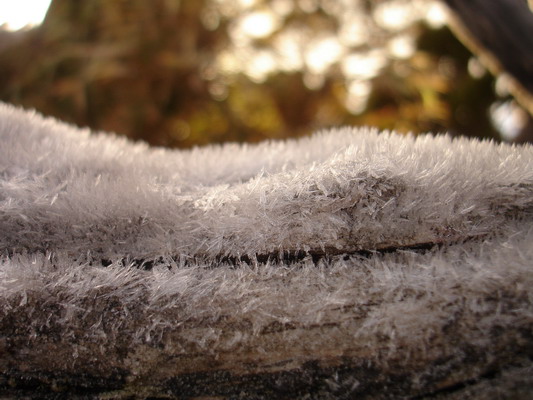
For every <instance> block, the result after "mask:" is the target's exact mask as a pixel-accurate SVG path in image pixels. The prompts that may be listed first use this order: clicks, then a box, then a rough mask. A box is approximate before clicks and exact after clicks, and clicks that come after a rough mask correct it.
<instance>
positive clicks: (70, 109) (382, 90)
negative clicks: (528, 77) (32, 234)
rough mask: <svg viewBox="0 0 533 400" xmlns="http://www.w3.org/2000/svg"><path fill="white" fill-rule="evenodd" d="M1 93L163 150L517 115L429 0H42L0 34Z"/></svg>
mask: <svg viewBox="0 0 533 400" xmlns="http://www.w3.org/2000/svg"><path fill="white" fill-rule="evenodd" d="M0 99H1V100H3V101H6V102H10V103H14V104H19V105H23V106H25V107H30V108H35V109H37V110H38V111H40V112H42V113H45V114H47V115H53V116H55V117H58V118H60V119H62V120H65V121H69V122H72V123H75V124H77V125H80V126H89V127H91V128H93V129H95V130H104V131H113V132H116V133H118V134H122V135H127V136H129V137H130V138H132V139H135V140H144V141H146V142H148V143H150V144H152V145H158V146H169V147H191V146H194V145H204V144H207V143H221V142H226V141H239V142H244V141H246V142H257V141H260V140H264V139H279V138H287V137H297V136H301V135H307V134H309V133H311V132H312V131H314V130H317V129H322V128H327V127H330V126H338V125H372V126H377V127H379V128H381V129H394V130H397V131H399V132H403V133H406V132H414V133H421V132H428V131H431V132H435V133H440V132H451V133H452V134H463V135H467V136H475V137H485V138H493V139H500V138H502V137H504V138H512V137H513V136H515V135H516V134H517V133H518V131H519V130H520V129H521V127H522V126H523V125H524V124H525V121H527V120H528V118H530V117H529V115H528V114H527V113H526V112H525V111H524V110H522V109H521V108H519V106H517V105H516V103H515V102H514V100H513V99H512V98H511V97H510V95H509V93H508V92H507V90H506V88H505V80H504V79H500V78H498V79H495V78H494V77H492V76H491V75H490V74H489V73H488V72H487V71H486V70H485V69H484V67H483V66H482V65H481V64H480V63H479V61H478V60H477V59H476V57H475V56H473V55H472V54H471V53H470V52H469V51H468V50H467V49H466V48H465V47H464V46H463V45H462V44H461V43H460V42H459V41H458V40H457V39H456V38H455V36H454V35H453V34H452V33H451V31H450V29H449V28H448V26H447V23H446V9H445V7H444V5H443V4H441V3H440V2H437V1H433V0H382V1H371V0H270V1H267V0H150V1H146V0H91V1H78V0H52V2H51V4H50V8H49V10H48V12H47V14H46V17H45V19H44V21H43V23H42V24H41V25H39V26H37V27H34V28H32V29H26V30H20V31H16V32H9V31H7V30H1V31H0Z"/></svg>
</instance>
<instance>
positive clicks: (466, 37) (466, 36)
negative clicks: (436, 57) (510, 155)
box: [443, 0, 533, 142]
mask: <svg viewBox="0 0 533 400" xmlns="http://www.w3.org/2000/svg"><path fill="white" fill-rule="evenodd" d="M443 1H444V3H446V4H447V5H448V6H449V8H450V9H451V10H452V12H453V16H454V18H453V19H452V21H451V26H452V29H453V30H454V32H455V34H456V35H457V36H458V37H459V38H460V39H461V41H463V42H464V44H465V45H466V46H467V47H469V48H470V50H471V51H472V52H473V53H474V54H476V55H477V56H478V57H479V58H480V60H481V61H482V62H483V63H484V64H485V65H486V66H487V68H489V70H490V71H491V72H492V73H493V74H494V75H498V74H500V73H504V72H505V73H507V74H508V75H509V76H510V78H511V84H510V91H511V94H512V95H513V96H514V97H515V98H516V100H517V101H518V102H519V103H520V104H521V105H522V106H523V107H524V108H525V109H526V110H528V111H529V114H530V116H531V115H533V13H532V12H531V10H530V9H529V7H528V4H527V2H526V1H525V0H493V1H492V0H491V1H487V0H443ZM531 125H532V124H531V117H530V121H529V123H528V124H527V126H526V131H528V136H529V137H528V138H526V139H527V141H530V142H531V141H533V129H527V128H528V127H529V128H531ZM523 139H524V138H523ZM523 139H522V140H523Z"/></svg>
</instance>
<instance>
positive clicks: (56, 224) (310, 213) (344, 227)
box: [0, 104, 533, 261]
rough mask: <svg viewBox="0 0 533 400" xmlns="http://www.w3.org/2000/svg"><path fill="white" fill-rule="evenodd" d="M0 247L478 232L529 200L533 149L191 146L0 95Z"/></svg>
mask: <svg viewBox="0 0 533 400" xmlns="http://www.w3.org/2000/svg"><path fill="white" fill-rule="evenodd" d="M0 143H1V147H0V174H1V175H0V230H1V232H2V235H1V236H0V249H2V250H4V251H5V250H7V251H9V252H15V253H18V252H21V251H37V250H38V251H43V252H46V251H51V252H66V253H68V254H69V255H70V256H73V257H78V258H80V257H82V256H83V257H87V256H88V257H89V259H95V260H100V259H105V260H111V261H113V260H117V259H124V258H127V259H128V258H129V259H142V260H152V259H158V258H159V257H167V256H171V257H174V258H181V257H185V258H186V257H191V256H201V257H213V256H220V255H231V256H240V255H251V256H254V255H256V254H277V253H279V252H281V251H298V250H304V251H311V252H315V253H321V252H324V251H326V252H337V253H342V252H346V251H354V250H359V249H379V248H388V247H394V246H398V245H413V244H420V243H426V242H447V241H450V240H455V239H461V238H467V237H476V236H480V235H484V234H487V233H491V232H494V231H495V230H497V229H498V228H499V226H500V225H501V224H502V223H503V221H504V220H505V218H506V214H507V213H508V212H509V211H510V210H513V209H524V208H529V207H531V205H532V203H533V196H532V195H531V194H532V182H533V157H532V156H533V147H531V146H524V147H513V146H509V145H505V144H502V145H497V144H494V143H490V142H480V141H471V140H467V139H453V140H452V139H451V138H449V137H447V136H440V137H433V136H429V135H428V136H420V137H417V138H414V137H405V136H400V135H396V134H394V133H378V132H377V131H375V130H372V129H366V128H361V129H354V128H341V129H334V130H332V131H329V132H322V133H318V134H315V135H314V136H312V137H309V138H304V139H300V140H291V141H284V142H270V143H262V144H258V145H236V144H229V145H224V146H213V147H207V148H202V149H194V150H190V151H176V150H164V149H153V148H149V147H147V146H146V145H144V144H134V143H131V142H128V141H127V140H125V139H121V138H117V137H113V136H109V135H104V134H92V133H91V132H89V131H88V130H83V129H77V128H75V127H72V126H69V125H66V124H64V123H61V122H58V121H56V120H54V119H50V118H43V117H42V116H40V115H38V114H36V113H33V112H27V111H24V110H21V109H17V108H14V107H12V106H9V105H5V104H0Z"/></svg>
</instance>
